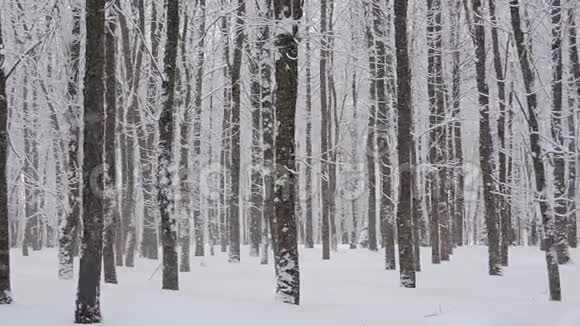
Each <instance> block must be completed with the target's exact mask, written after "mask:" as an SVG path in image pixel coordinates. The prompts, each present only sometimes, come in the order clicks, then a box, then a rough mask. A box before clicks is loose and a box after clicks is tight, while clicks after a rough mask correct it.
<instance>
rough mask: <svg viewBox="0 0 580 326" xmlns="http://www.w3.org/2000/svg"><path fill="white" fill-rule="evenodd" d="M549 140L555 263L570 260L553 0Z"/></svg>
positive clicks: (557, 18)
mask: <svg viewBox="0 0 580 326" xmlns="http://www.w3.org/2000/svg"><path fill="white" fill-rule="evenodd" d="M551 13H552V15H551V16H552V120H551V122H552V128H551V129H552V130H551V131H552V140H553V142H554V144H556V145H557V146H558V148H557V152H556V153H553V154H552V155H553V159H552V161H553V165H554V205H555V207H554V216H555V219H556V239H555V240H556V253H557V255H558V263H559V264H566V263H568V262H569V261H570V252H569V249H568V223H567V222H568V221H567V213H568V194H567V188H566V158H565V154H564V151H565V147H564V145H565V144H564V136H565V135H564V123H563V115H564V113H563V110H562V100H563V92H562V85H563V80H564V78H563V67H562V66H563V65H562V8H561V3H560V0H553V1H552V7H551Z"/></svg>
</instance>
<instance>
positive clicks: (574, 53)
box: [568, 8, 580, 248]
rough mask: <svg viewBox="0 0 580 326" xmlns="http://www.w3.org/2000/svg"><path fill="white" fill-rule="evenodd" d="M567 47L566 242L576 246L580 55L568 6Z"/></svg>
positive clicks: (572, 9)
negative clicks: (569, 102) (569, 95)
mask: <svg viewBox="0 0 580 326" xmlns="http://www.w3.org/2000/svg"><path fill="white" fill-rule="evenodd" d="M568 47H569V50H568V51H569V58H570V59H569V60H570V61H569V62H570V69H571V75H572V77H573V80H574V82H573V83H572V85H571V86H572V87H573V88H575V90H576V93H575V94H576V96H574V98H575V99H576V100H575V101H574V103H576V105H575V106H574V105H572V106H570V113H569V116H568V132H569V134H570V136H569V137H570V143H569V151H570V152H572V159H571V160H570V161H569V163H568V164H569V176H568V182H569V186H568V200H569V203H570V205H569V207H568V214H570V215H569V216H568V218H569V220H568V242H569V244H570V247H572V248H576V247H577V246H578V239H577V236H578V234H577V231H576V227H577V226H576V224H577V222H576V220H577V215H578V213H577V212H576V194H577V189H576V185H577V182H578V180H577V178H578V177H577V160H578V155H579V152H578V147H577V146H578V141H577V140H576V123H577V122H578V121H577V120H576V110H577V108H578V107H580V58H579V57H580V56H579V55H578V39H577V30H576V16H575V12H574V8H570V9H569V11H568Z"/></svg>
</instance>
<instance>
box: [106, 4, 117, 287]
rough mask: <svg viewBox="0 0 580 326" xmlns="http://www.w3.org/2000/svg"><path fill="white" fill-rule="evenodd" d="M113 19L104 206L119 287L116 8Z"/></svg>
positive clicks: (113, 278)
mask: <svg viewBox="0 0 580 326" xmlns="http://www.w3.org/2000/svg"><path fill="white" fill-rule="evenodd" d="M108 14H109V17H108V20H107V25H106V36H105V42H106V43H105V44H106V46H105V47H106V50H105V57H106V59H105V77H106V81H105V104H106V115H105V139H104V148H103V152H104V155H105V164H104V165H103V166H104V169H105V170H106V172H105V177H106V179H105V197H104V199H105V203H104V215H105V225H104V230H105V233H104V244H103V269H104V275H105V282H106V283H113V284H116V283H117V271H116V270H115V236H116V234H115V233H116V230H117V223H119V221H118V217H119V216H118V214H117V212H118V211H117V210H116V209H117V200H116V198H117V194H116V190H117V187H116V179H117V178H116V177H115V173H116V162H115V151H116V149H115V124H116V122H117V121H116V117H117V76H116V71H117V67H116V66H117V60H116V55H117V46H116V43H117V41H116V38H115V30H116V25H115V24H116V22H115V21H114V7H112V6H111V7H110V8H109V12H108Z"/></svg>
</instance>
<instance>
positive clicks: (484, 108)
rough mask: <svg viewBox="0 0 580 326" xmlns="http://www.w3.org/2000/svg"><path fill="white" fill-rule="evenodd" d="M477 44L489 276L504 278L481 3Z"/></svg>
mask: <svg viewBox="0 0 580 326" xmlns="http://www.w3.org/2000/svg"><path fill="white" fill-rule="evenodd" d="M472 5H473V16H474V17H473V18H474V20H473V32H474V35H473V42H474V46H475V55H476V60H477V61H476V64H475V68H476V72H477V78H476V79H477V90H478V92H479V156H480V160H481V174H482V181H483V201H484V205H485V225H486V228H487V242H488V252H489V265H488V267H489V275H501V274H502V270H501V252H500V247H499V246H500V243H499V242H500V238H499V229H498V221H497V217H498V216H497V212H496V203H495V202H496V199H497V195H495V191H496V187H495V181H494V177H493V175H494V173H493V163H492V160H493V158H492V155H493V140H492V136H491V126H490V125H491V124H490V118H489V89H488V86H487V77H486V70H487V67H486V61H487V56H486V48H485V25H483V16H482V13H483V6H482V4H481V1H480V0H473V1H472Z"/></svg>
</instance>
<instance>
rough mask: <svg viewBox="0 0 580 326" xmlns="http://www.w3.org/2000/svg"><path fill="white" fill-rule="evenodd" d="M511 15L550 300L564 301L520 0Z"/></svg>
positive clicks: (512, 0) (515, 0) (513, 4)
mask: <svg viewBox="0 0 580 326" xmlns="http://www.w3.org/2000/svg"><path fill="white" fill-rule="evenodd" d="M510 14H511V20H512V29H513V32H514V38H515V42H516V47H517V51H518V57H519V61H520V66H521V69H522V75H523V77H524V86H525V92H526V93H525V94H527V95H526V99H527V105H528V127H529V131H530V146H531V152H532V153H531V154H532V160H533V166H534V173H535V175H536V178H535V180H536V183H535V189H534V191H535V192H536V197H537V199H538V201H539V204H540V212H541V215H542V224H543V227H544V234H545V243H544V244H545V246H544V247H545V250H544V252H545V254H546V267H547V269H548V283H549V288H550V299H551V300H553V301H560V300H561V299H562V294H561V290H560V269H559V266H558V261H557V254H556V248H555V236H556V235H555V225H554V218H553V216H552V214H551V213H550V211H551V209H550V207H549V203H548V201H547V198H546V171H545V169H544V162H542V147H541V143H540V126H539V123H538V117H537V114H538V110H537V109H538V101H537V98H536V92H535V90H534V89H533V87H534V83H535V75H534V72H533V70H532V66H531V63H530V60H531V52H530V50H529V48H528V46H527V43H526V41H525V39H524V32H523V31H522V28H521V19H520V3H519V0H510Z"/></svg>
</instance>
